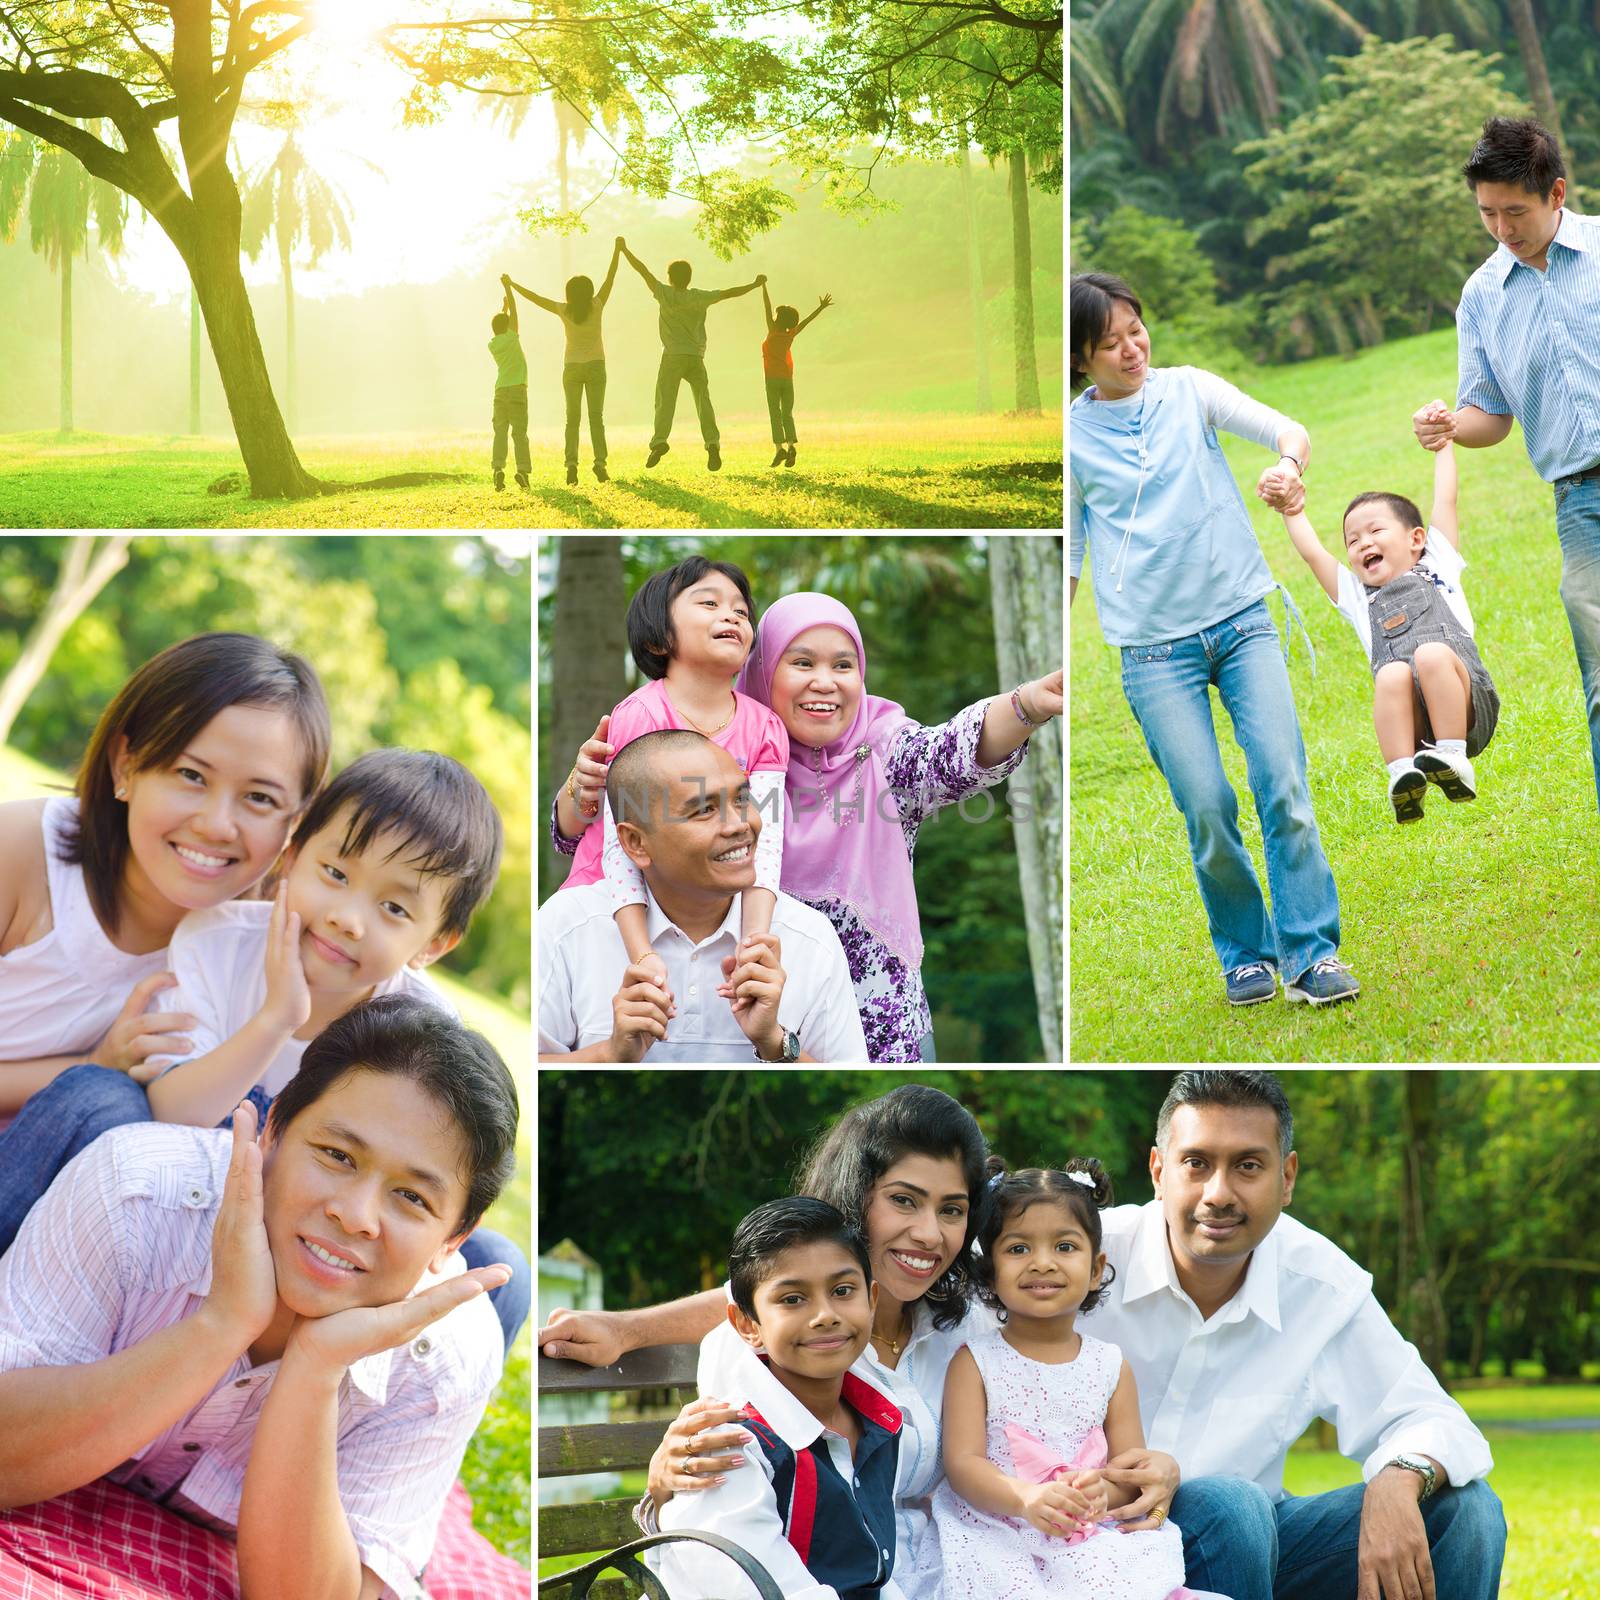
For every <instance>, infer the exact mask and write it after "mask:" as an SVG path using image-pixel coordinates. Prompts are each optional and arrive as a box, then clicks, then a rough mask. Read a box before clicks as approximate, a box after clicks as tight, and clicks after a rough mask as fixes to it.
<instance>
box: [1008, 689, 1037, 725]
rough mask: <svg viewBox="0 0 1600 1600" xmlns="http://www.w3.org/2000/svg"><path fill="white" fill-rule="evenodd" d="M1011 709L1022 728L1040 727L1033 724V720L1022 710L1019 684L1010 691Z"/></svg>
mask: <svg viewBox="0 0 1600 1600" xmlns="http://www.w3.org/2000/svg"><path fill="white" fill-rule="evenodd" d="M1011 709H1012V711H1013V712H1015V713H1016V718H1017V721H1018V722H1020V723H1021V724H1022V726H1023V727H1024V728H1037V727H1039V726H1040V724H1039V723H1037V722H1035V721H1034V720H1033V718H1032V717H1030V716H1029V715H1028V713H1027V712H1026V711H1024V710H1023V709H1022V685H1021V684H1020V683H1019V684H1018V685H1017V687H1016V688H1015V689H1013V690H1012V691H1011Z"/></svg>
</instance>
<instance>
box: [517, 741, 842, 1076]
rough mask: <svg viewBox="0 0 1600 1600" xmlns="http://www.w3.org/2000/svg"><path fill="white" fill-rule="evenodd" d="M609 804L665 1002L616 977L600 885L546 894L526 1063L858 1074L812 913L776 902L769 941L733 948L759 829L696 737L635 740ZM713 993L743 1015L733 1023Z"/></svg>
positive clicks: (619, 955)
mask: <svg viewBox="0 0 1600 1600" xmlns="http://www.w3.org/2000/svg"><path fill="white" fill-rule="evenodd" d="M668 757H670V759H666V758H668ZM606 790H607V796H608V798H609V799H610V801H611V809H612V812H613V814H614V815H616V816H617V817H619V818H625V819H626V820H624V821H619V822H618V824H617V838H618V842H619V843H620V844H621V845H622V848H623V849H624V850H625V851H626V852H627V854H628V856H629V858H630V859H631V860H632V861H633V862H634V863H636V865H637V866H638V868H639V870H640V872H641V873H642V874H643V875H644V881H645V888H646V890H647V893H648V895H649V903H648V905H647V907H646V914H647V919H648V929H649V934H650V944H651V947H652V948H653V949H654V951H655V952H656V954H657V955H659V956H660V957H661V959H662V960H663V961H664V962H665V963H666V967H667V982H668V985H669V987H670V993H669V992H668V990H664V989H662V988H661V987H660V985H658V984H657V983H655V982H654V981H652V979H651V978H650V976H649V974H648V973H646V972H644V971H643V970H641V969H640V968H638V967H634V966H630V965H629V964H628V956H627V951H626V950H625V948H624V947H623V942H622V935H621V933H620V932H619V931H618V929H617V925H616V922H615V919H614V916H613V913H614V911H615V909H616V908H615V906H614V904H613V902H612V897H611V892H610V890H609V889H608V887H607V885H606V884H605V883H604V882H599V883H592V884H585V885H581V886H578V887H574V888H568V889H560V890H558V891H557V892H556V893H555V894H553V895H552V896H551V897H550V898H549V899H548V900H546V901H545V903H544V904H543V905H542V906H540V907H539V942H540V953H539V968H540V989H539V1059H540V1060H541V1061H552V1062H565V1061H620V1062H635V1061H640V1060H643V1059H646V1058H648V1060H649V1061H650V1063H651V1064H652V1065H654V1064H655V1063H657V1062H666V1061H675V1062H699V1063H712V1062H722V1061H750V1060H752V1059H755V1060H758V1061H773V1062H779V1061H832V1062H849V1063H864V1062H865V1061H866V1059H867V1044H866V1038H865V1036H864V1034H863V1033H862V1030H861V1018H860V1015H859V1014H858V1013H857V1011H856V1004H855V990H854V988H853V986H852V985H851V982H850V968H849V965H848V963H847V962H846V961H845V955H844V947H843V946H842V945H841V944H840V943H839V936H838V935H837V934H836V933H835V932H834V931H833V925H832V924H831V923H830V922H829V921H828V919H827V918H826V917H825V916H823V915H822V913H821V912H820V911H813V910H812V909H811V907H810V906H806V905H802V904H801V903H800V901H798V900H796V899H794V898H793V897H792V896H790V895H786V894H779V895H778V897H777V903H776V904H775V905H774V907H773V911H772V929H771V932H770V933H766V934H756V935H752V936H751V938H749V939H747V940H745V941H743V943H741V942H740V939H739V920H740V892H741V891H742V890H744V889H747V888H749V887H750V885H751V884H753V883H754V882H755V843H756V839H757V838H758V837H759V835H760V832H761V815H760V812H759V811H758V810H757V809H756V808H755V807H754V806H753V805H752V804H751V803H750V787H749V779H748V778H747V777H746V775H745V773H744V771H743V770H742V769H741V768H740V766H739V763H738V762H737V761H735V760H734V759H733V757H732V756H730V755H729V754H728V752H727V751H726V750H724V749H722V748H721V746H719V745H716V744H713V743H712V741H711V740H710V739H707V738H705V737H704V736H703V735H701V734H698V733H691V732H688V731H685V730H682V729H669V730H664V731H662V732H658V733H647V734H645V735H643V736H642V737H641V738H638V739H635V740H633V742H632V743H630V744H628V745H626V746H624V748H623V749H622V750H621V751H619V752H618V754H617V756H616V758H615V759H614V760H613V761H612V763H611V767H610V770H609V772H608V773H607V776H606ZM719 986H720V987H722V988H726V989H731V990H732V991H734V992H737V993H738V994H739V995H740V996H741V997H743V998H746V999H748V1000H750V1001H751V1004H749V1005H747V1006H746V1007H745V1008H744V1009H743V1010H741V1011H739V1012H737V1013H735V1011H734V1010H733V1005H732V1000H731V998H729V997H728V996H725V995H723V994H720V993H719V992H718V990H719Z"/></svg>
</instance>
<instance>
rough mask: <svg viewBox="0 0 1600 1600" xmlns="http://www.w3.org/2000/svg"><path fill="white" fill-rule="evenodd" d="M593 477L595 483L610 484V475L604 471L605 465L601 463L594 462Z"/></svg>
mask: <svg viewBox="0 0 1600 1600" xmlns="http://www.w3.org/2000/svg"><path fill="white" fill-rule="evenodd" d="M594 476H595V482H596V483H610V482H611V474H610V473H609V472H607V471H606V466H605V463H604V462H603V461H597V462H595V464H594Z"/></svg>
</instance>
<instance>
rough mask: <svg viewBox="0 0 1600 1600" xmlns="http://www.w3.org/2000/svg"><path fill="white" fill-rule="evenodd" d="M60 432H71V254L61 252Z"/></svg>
mask: <svg viewBox="0 0 1600 1600" xmlns="http://www.w3.org/2000/svg"><path fill="white" fill-rule="evenodd" d="M61 432H62V434H63V435H66V434H69V433H71V432H72V252H71V251H70V250H63V251H62V252H61Z"/></svg>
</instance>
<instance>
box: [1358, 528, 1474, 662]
mask: <svg viewBox="0 0 1600 1600" xmlns="http://www.w3.org/2000/svg"><path fill="white" fill-rule="evenodd" d="M1465 566H1466V562H1465V561H1463V560H1462V559H1461V552H1460V551H1459V550H1458V549H1456V547H1455V546H1454V545H1453V544H1451V543H1450V541H1449V540H1448V539H1447V538H1445V536H1444V535H1443V534H1442V533H1440V532H1439V530H1438V529H1437V528H1435V527H1431V526H1430V527H1429V529H1428V540H1427V543H1426V544H1424V545H1423V547H1422V554H1421V555H1420V556H1419V557H1418V558H1417V564H1416V566H1415V567H1413V568H1412V569H1411V570H1412V571H1413V572H1415V573H1416V574H1417V576H1418V577H1419V578H1426V579H1428V580H1429V581H1430V582H1431V583H1432V584H1433V586H1434V588H1435V589H1437V590H1438V591H1439V593H1440V594H1442V595H1443V596H1444V599H1445V604H1446V605H1448V606H1449V607H1450V610H1451V612H1452V613H1453V614H1454V616H1455V619H1456V621H1457V622H1459V623H1460V624H1461V626H1462V627H1463V628H1465V629H1466V630H1467V632H1468V634H1469V635H1470V634H1474V633H1476V631H1477V630H1476V629H1475V628H1474V627H1473V625H1472V612H1471V611H1470V610H1469V609H1468V607H1467V597H1466V595H1465V594H1463V593H1462V590H1461V572H1462V569H1463V568H1464V567H1465ZM1377 592H1379V591H1376V590H1373V589H1369V588H1368V587H1367V586H1366V584H1364V583H1363V582H1362V581H1361V580H1360V579H1359V578H1358V577H1357V576H1356V575H1355V573H1353V572H1352V571H1351V570H1350V568H1349V567H1348V566H1345V565H1343V564H1342V563H1341V565H1340V567H1339V598H1338V599H1337V600H1334V601H1333V602H1332V603H1333V605H1335V606H1336V607H1337V608H1338V611H1339V615H1340V616H1342V617H1343V618H1344V619H1345V621H1346V622H1348V623H1349V624H1350V626H1351V627H1352V628H1354V629H1355V630H1356V637H1357V638H1358V639H1360V640H1361V648H1362V651H1363V652H1364V653H1365V655H1366V657H1367V660H1369V661H1370V660H1371V659H1372V615H1371V612H1370V610H1369V607H1370V605H1371V601H1372V596H1373V595H1374V594H1375V593H1377Z"/></svg>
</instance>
